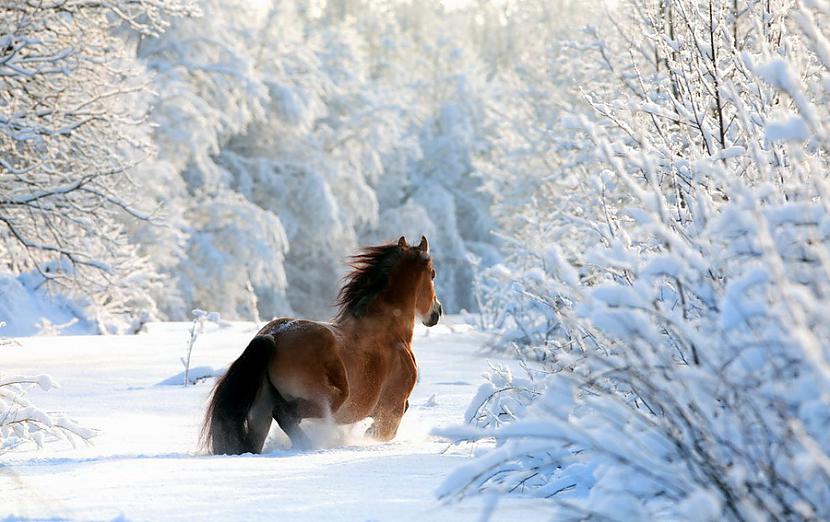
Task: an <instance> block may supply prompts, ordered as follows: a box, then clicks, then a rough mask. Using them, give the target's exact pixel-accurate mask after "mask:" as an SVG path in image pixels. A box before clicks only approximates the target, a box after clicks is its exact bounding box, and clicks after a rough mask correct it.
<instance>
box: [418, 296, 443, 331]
mask: <svg viewBox="0 0 830 522" xmlns="http://www.w3.org/2000/svg"><path fill="white" fill-rule="evenodd" d="M443 313H444V308H443V307H442V306H441V302H440V301H438V300H437V299H436V300H435V303H434V304H433V305H432V310H431V311H430V313H429V319H426V320H424V321H423V323H424V326H435V325H436V324H438V320H439V319H441V315H442V314H443Z"/></svg>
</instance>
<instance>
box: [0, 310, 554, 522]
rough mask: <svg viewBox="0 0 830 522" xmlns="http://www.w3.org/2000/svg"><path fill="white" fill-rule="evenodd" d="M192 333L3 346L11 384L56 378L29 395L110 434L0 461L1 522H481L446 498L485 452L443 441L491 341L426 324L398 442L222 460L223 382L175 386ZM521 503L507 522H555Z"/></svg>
mask: <svg viewBox="0 0 830 522" xmlns="http://www.w3.org/2000/svg"><path fill="white" fill-rule="evenodd" d="M188 328H189V324H187V323H156V324H151V325H149V327H148V332H147V333H146V334H140V335H135V336H124V337H108V336H76V337H34V338H20V339H17V342H16V343H14V344H10V345H0V371H2V372H3V373H4V374H11V373H14V374H41V373H47V374H49V375H51V376H52V377H53V378H54V379H55V380H57V381H58V382H59V383H60V384H61V388H60V389H57V390H52V391H49V392H48V393H46V392H40V391H37V392H36V391H32V392H31V393H30V394H29V397H30V398H31V399H32V401H33V402H34V403H35V404H37V405H38V406H39V407H41V408H42V409H44V410H46V411H50V412H66V413H67V414H69V415H70V416H71V417H73V418H75V419H76V420H78V421H79V422H80V423H81V424H82V425H84V426H87V427H92V428H96V429H98V430H100V434H99V435H98V436H97V437H96V438H95V439H94V441H93V444H92V445H91V446H89V447H81V448H76V449H73V448H71V447H69V446H68V445H60V444H53V445H50V446H47V447H46V448H45V449H43V450H39V451H38V450H34V449H31V450H29V449H27V450H25V451H16V452H12V453H10V454H6V455H4V456H2V457H0V520H2V519H4V518H8V519H14V520H16V519H38V520H40V519H60V520H64V519H70V520H112V519H114V518H119V517H120V518H123V519H126V520H349V521H351V520H360V521H362V520H379V521H380V520H425V519H431V520H475V519H477V518H479V517H480V515H481V512H482V511H481V510H482V504H481V501H480V500H474V501H469V502H465V503H462V504H452V505H449V506H448V505H444V504H441V503H439V502H438V501H436V500H435V496H434V490H435V488H436V487H437V486H438V485H439V484H440V483H441V482H442V480H443V479H444V478H445V477H446V476H447V474H448V473H449V472H450V471H451V470H452V469H453V468H455V467H456V466H457V465H459V464H461V463H462V462H464V461H465V460H466V459H468V458H470V454H471V452H472V451H473V448H471V447H451V446H450V445H449V444H448V443H447V441H445V440H442V439H440V438H438V437H435V436H432V435H430V431H431V430H432V429H433V428H435V427H440V426H448V425H456V424H459V423H461V422H463V414H464V411H465V409H466V407H467V405H468V403H469V401H470V399H471V398H472V396H473V395H474V394H475V391H476V389H477V387H478V385H479V383H480V382H481V377H480V374H481V373H482V371H484V370H485V369H486V368H487V358H488V357H489V356H485V355H483V354H481V347H482V345H483V344H484V342H485V340H486V338H485V337H484V336H483V335H482V334H479V333H477V332H474V331H473V330H472V328H471V327H470V326H468V325H465V324H462V323H461V321H459V320H457V319H456V320H453V318H449V320H448V321H446V322H443V324H440V325H438V326H436V327H434V328H432V329H429V330H427V329H426V328H423V327H420V326H419V328H418V329H417V331H416V333H415V342H414V348H415V352H416V357H417V360H418V364H419V369H420V382H419V383H418V385H417V386H416V388H415V391H414V393H413V396H412V397H411V399H410V403H411V407H410V409H409V411H408V412H407V414H406V415H405V416H404V419H403V422H402V425H401V428H400V431H399V432H398V436H397V438H396V439H395V440H394V441H393V442H391V443H386V444H380V443H376V442H372V441H367V440H364V439H363V438H362V437H361V436H359V434H360V433H362V428H361V427H360V426H355V427H353V428H352V429H351V430H349V429H343V428H340V429H337V428H335V429H332V428H330V427H327V426H323V425H320V424H317V425H307V424H306V427H307V428H308V431H309V432H310V435H311V436H312V438H313V439H314V440H315V441H317V443H318V447H319V449H316V450H312V451H304V452H299V451H291V450H288V449H284V448H285V444H287V442H286V441H287V439H283V436H282V434H281V433H280V432H279V430H277V429H275V430H273V431H272V438H271V439H270V440H269V442H268V443H267V445H266V452H265V453H264V454H263V455H256V456H254V455H243V456H208V455H202V454H200V453H199V451H198V448H197V440H198V434H199V427H200V422H201V418H202V414H203V411H204V404H205V401H206V398H207V395H208V392H209V391H210V388H211V385H212V383H213V379H207V380H205V381H202V382H199V383H198V384H197V385H195V386H190V387H187V388H185V387H182V386H171V385H162V384H160V383H161V382H163V381H165V379H168V378H170V377H171V376H174V375H176V374H178V373H179V372H181V370H182V365H181V363H180V361H179V359H180V357H182V356H183V355H184V353H183V352H184V350H185V346H186V344H187V339H188ZM254 331H255V325H253V324H250V323H248V324H244V323H233V324H229V325H224V326H221V327H219V326H216V325H209V326H208V327H207V328H206V331H205V333H203V334H202V335H201V336H200V337H199V338H198V340H197V342H196V345H195V348H194V351H193V360H192V363H191V366H192V367H204V366H209V367H213V368H217V369H218V368H222V367H223V366H225V365H226V364H228V363H229V362H230V361H231V360H232V359H234V358H235V357H236V356H237V355H238V354H239V353H240V351H241V350H242V348H243V347H244V346H245V344H247V341H248V340H249V338H250V337H251V336H252V334H253V333H254ZM544 516H545V513H544V512H542V511H539V510H538V504H537V505H536V507H535V508H532V507H531V506H530V505H529V504H525V503H523V502H521V501H518V500H510V501H504V502H503V503H501V504H500V508H499V510H498V511H497V512H496V514H495V516H494V519H497V520H500V519H504V520H514V519H517V517H521V518H522V519H523V520H535V519H542V518H544Z"/></svg>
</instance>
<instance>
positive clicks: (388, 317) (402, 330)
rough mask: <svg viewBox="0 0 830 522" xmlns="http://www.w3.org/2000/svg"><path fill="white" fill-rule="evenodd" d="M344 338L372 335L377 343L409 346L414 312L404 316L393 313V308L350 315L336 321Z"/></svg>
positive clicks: (413, 327) (412, 330)
mask: <svg viewBox="0 0 830 522" xmlns="http://www.w3.org/2000/svg"><path fill="white" fill-rule="evenodd" d="M338 327H339V328H340V330H341V331H343V332H344V333H346V338H353V339H357V338H365V337H373V338H374V339H375V340H377V342H378V344H379V345H390V346H391V345H400V344H404V345H405V346H407V347H409V346H411V344H412V334H413V332H414V330H415V317H414V312H413V314H412V317H410V318H406V317H401V316H400V315H395V313H394V310H390V312H389V313H388V314H386V313H382V314H372V315H369V316H366V317H359V318H358V317H351V318H349V319H347V320H346V321H341V322H339V323H338Z"/></svg>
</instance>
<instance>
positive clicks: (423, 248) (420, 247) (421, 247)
mask: <svg viewBox="0 0 830 522" xmlns="http://www.w3.org/2000/svg"><path fill="white" fill-rule="evenodd" d="M418 250H420V251H421V252H429V241H427V236H421V244H419V245H418Z"/></svg>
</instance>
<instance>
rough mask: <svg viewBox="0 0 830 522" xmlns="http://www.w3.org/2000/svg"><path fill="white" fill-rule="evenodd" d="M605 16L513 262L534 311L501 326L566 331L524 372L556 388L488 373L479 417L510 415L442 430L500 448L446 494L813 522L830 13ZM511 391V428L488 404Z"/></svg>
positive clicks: (702, 7)
mask: <svg viewBox="0 0 830 522" xmlns="http://www.w3.org/2000/svg"><path fill="white" fill-rule="evenodd" d="M736 9H737V10H736ZM618 13H622V14H629V15H630V16H631V19H629V20H625V19H617V20H616V25H615V26H616V30H617V31H619V32H616V33H614V32H609V31H604V30H592V31H591V32H590V34H591V35H593V36H595V37H596V40H594V41H593V42H592V43H591V44H590V46H589V48H592V49H594V50H596V51H598V54H599V60H600V63H603V64H605V66H606V68H607V74H606V75H605V76H603V77H601V78H598V79H596V81H595V83H593V84H592V85H590V90H588V91H587V93H586V96H585V101H586V103H587V105H588V106H589V107H590V108H591V109H592V111H593V114H591V113H584V114H581V115H580V114H577V115H575V116H573V117H569V118H568V119H567V127H568V128H569V129H570V130H571V134H570V136H571V140H572V141H571V147H572V150H571V151H570V152H569V153H568V154H570V156H569V157H570V158H577V161H572V162H567V164H564V165H560V166H559V167H558V170H557V171H556V173H555V175H550V176H548V178H547V179H546V180H545V182H544V183H542V184H541V185H540V187H539V188H538V189H537V190H536V191H535V193H534V195H535V198H536V201H534V202H533V203H532V204H531V205H529V206H528V207H527V208H526V209H525V211H524V212H523V213H522V215H523V217H524V218H526V219H525V222H524V223H523V224H522V225H521V226H516V227H515V228H516V231H517V233H518V234H519V240H518V243H519V244H521V243H523V242H524V240H525V239H527V238H532V241H527V242H524V244H527V245H528V248H527V250H526V251H524V252H522V249H521V247H518V248H517V249H516V254H515V255H514V256H513V258H512V260H514V263H515V264H513V265H512V266H507V267H506V268H505V269H504V270H507V271H510V273H512V274H515V276H511V277H509V278H507V277H506V278H505V279H516V278H518V279H520V280H522V281H528V282H532V285H531V284H526V285H525V286H526V287H528V288H531V290H530V291H529V292H527V293H528V294H529V296H530V298H534V299H536V300H537V301H538V302H540V303H544V304H545V306H547V308H548V310H544V308H542V309H539V308H524V309H521V310H522V311H523V312H524V315H519V321H517V322H516V323H515V324H520V323H521V324H532V325H538V324H540V319H539V318H540V317H542V318H543V319H544V320H550V318H553V319H554V320H555V321H557V322H558V324H557V325H556V329H555V331H554V332H553V335H551V336H548V337H547V338H545V339H544V340H545V341H546V344H543V345H541V348H543V349H544V351H545V357H544V358H545V360H546V361H547V363H546V365H545V366H544V370H543V371H540V372H538V373H534V374H533V376H534V381H539V380H542V381H544V383H545V384H544V388H546V391H544V393H543V394H541V396H540V397H539V398H537V399H534V397H536V395H535V394H528V393H526V390H527V382H524V383H521V384H520V385H518V386H517V385H515V384H514V385H512V386H511V384H510V379H509V378H508V377H507V376H505V373H504V372H492V373H491V374H490V377H489V380H490V382H489V383H488V384H486V385H485V386H484V388H483V390H484V391H483V392H482V394H480V396H479V397H478V399H479V400H478V404H476V403H474V404H473V405H472V406H471V408H473V409H474V411H478V412H481V413H479V414H478V415H477V416H476V417H475V419H487V418H497V419H500V421H501V422H500V423H498V424H496V423H490V424H489V425H488V426H489V429H487V430H486V431H481V430H479V429H475V428H466V429H459V430H454V431H453V432H452V434H453V435H454V436H456V437H458V438H459V439H480V438H483V437H495V440H496V441H497V445H496V448H495V449H493V450H491V451H489V452H485V453H484V454H483V455H482V456H481V457H479V458H478V459H476V460H474V461H473V462H471V463H470V464H468V465H466V466H463V467H462V468H460V469H459V470H457V471H456V472H455V473H454V474H453V475H452V476H451V477H450V478H449V479H448V480H447V482H446V483H445V484H444V486H443V487H442V488H441V490H440V494H441V495H443V496H451V495H466V494H470V493H472V492H476V491H479V490H490V491H495V492H499V493H508V492H513V493H521V494H525V495H529V496H533V497H538V498H545V499H550V500H551V506H552V508H553V509H555V510H556V513H557V514H558V515H559V516H562V517H574V518H577V517H578V518H582V517H589V518H590V517H596V518H611V519H615V520H642V519H669V520H677V519H680V520H723V519H730V520H746V519H751V520H755V519H819V520H821V519H826V518H828V517H829V516H830V480H828V479H830V477H829V476H828V475H829V474H830V438H828V436H827V433H828V427H830V415H828V411H830V404H829V403H828V397H830V395H828V390H830V371H829V370H830V364H828V363H830V354H828V352H827V350H828V346H830V331H828V328H827V326H826V324H827V322H826V320H825V317H824V316H825V312H824V310H826V309H827V307H828V301H827V297H826V296H827V295H828V294H827V291H828V289H830V270H829V269H830V264H829V263H830V259H828V255H827V253H828V241H829V240H830V237H828V228H827V227H828V224H830V213H828V208H827V206H826V202H825V200H826V194H827V189H828V185H827V181H826V172H827V171H828V167H830V165H828V162H827V159H826V155H825V154H824V149H825V148H826V147H827V145H828V141H827V140H828V129H827V123H826V122H828V121H830V119H828V117H830V114H828V109H827V107H828V105H827V100H828V88H830V87H829V86H828V83H827V81H826V78H828V77H829V76H828V72H830V71H828V67H830V48H829V47H828V45H827V40H826V38H825V36H824V35H823V30H824V27H825V26H826V22H827V16H828V14H830V13H828V12H827V10H826V6H824V5H823V4H819V3H809V4H796V3H790V2H766V3H747V4H738V3H733V2H719V1H711V2H697V1H691V0H687V1H677V2H670V3H664V4H663V3H657V4H652V3H647V2H633V3H632V4H631V5H627V6H626V7H625V8H623V9H621V10H618ZM629 49H630V52H628V50H629ZM575 110H578V107H575ZM575 180H576V183H575V182H574V181H575ZM574 200H576V201H578V202H580V204H579V205H578V207H577V206H575V205H574V204H573V201H574ZM521 234H528V235H527V236H523V235H521ZM575 239H577V241H574V240H575ZM515 260H525V262H516V261H515ZM485 283H486V281H485ZM493 287H494V288H496V289H497V291H496V292H495V293H493V292H491V293H489V294H488V293H487V292H485V296H487V295H494V296H495V297H493V299H497V300H498V299H502V300H503V299H505V296H508V295H509V294H507V293H505V292H504V290H503V288H504V285H501V286H500V285H493ZM499 292H501V293H499ZM521 295H525V294H521ZM485 298H486V297H485ZM495 302H499V301H495ZM496 324H498V323H496ZM509 327H510V328H511V329H514V328H515V326H514V324H512V323H511V324H510V325H509ZM536 331H538V332H541V331H546V330H544V329H537V330H536ZM525 338H526V342H528V343H531V344H534V343H535V344H536V346H540V345H539V342H540V339H541V337H539V336H538V335H537V336H536V337H534V336H533V335H528V336H525ZM503 388H518V390H517V392H516V393H512V394H510V396H511V397H512V399H513V400H514V402H515V404H512V405H511V404H508V405H507V407H508V408H509V410H510V411H519V412H521V413H518V414H513V415H505V414H504V413H505V404H504V402H503V400H501V399H500V398H498V397H500V396H501V395H504V393H501V394H499V395H498V397H495V396H493V395H492V393H487V392H488V391H489V390H493V389H503ZM534 389H536V388H534ZM488 398H489V400H486V401H485V400H484V399H488ZM494 399H496V400H494ZM511 417H515V418H516V420H514V421H512V422H508V423H507V424H502V423H504V422H507V421H510V420H512V419H511ZM496 426H498V427H496Z"/></svg>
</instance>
